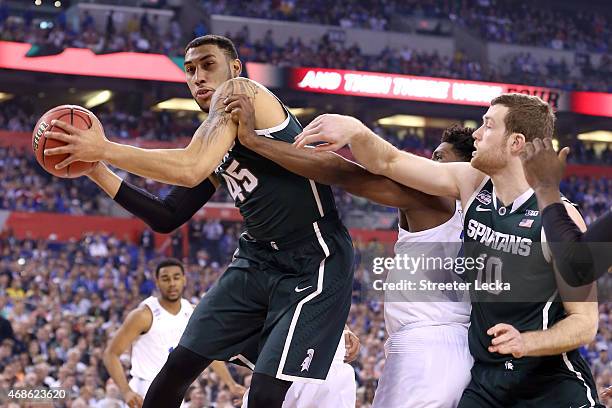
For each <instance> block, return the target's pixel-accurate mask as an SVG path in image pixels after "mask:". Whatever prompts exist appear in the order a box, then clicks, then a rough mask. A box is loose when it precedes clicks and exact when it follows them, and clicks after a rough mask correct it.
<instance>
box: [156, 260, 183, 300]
mask: <svg viewBox="0 0 612 408" xmlns="http://www.w3.org/2000/svg"><path fill="white" fill-rule="evenodd" d="M185 282H186V279H185V269H184V268H183V264H182V263H181V261H179V260H178V259H174V258H168V259H164V260H163V261H161V262H160V263H159V264H157V268H156V269H155V284H156V285H157V288H158V289H159V293H160V295H161V297H162V299H164V300H167V301H170V302H175V301H177V300H179V299H180V298H181V296H182V295H183V289H184V288H185Z"/></svg>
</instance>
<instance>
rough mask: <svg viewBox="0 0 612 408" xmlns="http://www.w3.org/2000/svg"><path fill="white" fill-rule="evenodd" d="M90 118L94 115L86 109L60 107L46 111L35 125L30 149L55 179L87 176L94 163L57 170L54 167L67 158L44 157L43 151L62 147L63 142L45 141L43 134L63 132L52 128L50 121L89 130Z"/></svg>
mask: <svg viewBox="0 0 612 408" xmlns="http://www.w3.org/2000/svg"><path fill="white" fill-rule="evenodd" d="M92 117H94V114H93V113H92V112H90V111H88V110H87V109H85V108H83V107H81V106H78V105H62V106H58V107H55V108H53V109H51V110H49V111H47V112H46V113H45V114H44V115H42V117H41V118H40V119H39V120H38V123H36V127H35V128H34V132H32V149H33V150H34V154H36V160H37V161H38V164H40V165H41V166H42V167H43V168H44V169H45V170H47V171H48V172H49V173H51V174H53V175H54V176H57V177H62V178H76V177H80V176H82V175H84V174H87V173H88V172H89V171H91V169H92V168H93V167H94V166H95V165H96V163H88V162H82V161H76V162H74V163H71V164H70V165H69V166H67V167H65V168H63V169H60V170H57V169H56V168H55V165H56V164H58V163H60V162H62V161H63V160H64V159H66V158H67V157H68V155H67V154H63V155H58V156H45V155H44V151H45V149H52V148H54V147H60V146H64V145H65V143H64V142H60V141H59V140H54V139H47V138H46V137H45V135H44V133H45V132H51V131H53V132H62V133H65V132H64V130H62V129H60V128H59V127H57V126H52V125H51V121H52V120H54V119H55V120H61V121H63V122H66V123H69V124H71V125H72V126H75V127H77V128H80V129H89V128H91V126H92Z"/></svg>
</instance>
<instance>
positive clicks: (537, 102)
mask: <svg viewBox="0 0 612 408" xmlns="http://www.w3.org/2000/svg"><path fill="white" fill-rule="evenodd" d="M554 128H555V113H554V112H553V110H552V108H551V106H550V105H549V104H548V103H546V102H544V101H543V100H542V99H540V98H538V97H537V96H530V95H524V94H518V93H511V94H503V95H500V96H498V97H497V98H495V99H493V100H492V101H491V106H490V107H489V110H487V113H485V115H484V116H483V123H482V126H480V127H479V128H478V129H477V130H476V131H475V132H474V139H475V145H476V152H475V153H474V157H473V158H472V161H471V163H472V166H473V167H475V168H477V169H478V170H480V171H482V172H484V173H486V174H489V175H491V174H495V173H496V172H498V171H500V170H501V169H504V168H505V167H506V166H508V163H510V162H511V161H514V162H517V163H518V162H519V160H520V159H519V154H520V152H521V151H522V150H523V147H524V146H525V144H526V143H527V142H531V141H532V140H533V139H535V138H536V137H539V138H545V137H552V135H553V131H554ZM519 164H520V163H519Z"/></svg>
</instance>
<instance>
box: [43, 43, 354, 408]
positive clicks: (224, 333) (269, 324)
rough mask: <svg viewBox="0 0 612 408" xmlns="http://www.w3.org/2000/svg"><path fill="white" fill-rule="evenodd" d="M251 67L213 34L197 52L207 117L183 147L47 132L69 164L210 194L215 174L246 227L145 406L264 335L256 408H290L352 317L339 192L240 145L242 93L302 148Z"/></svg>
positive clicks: (166, 400) (197, 92) (120, 188)
mask: <svg viewBox="0 0 612 408" xmlns="http://www.w3.org/2000/svg"><path fill="white" fill-rule="evenodd" d="M241 71H242V63H241V62H240V60H239V59H238V56H237V52H236V49H235V47H234V44H233V43H232V42H231V40H229V39H227V38H225V37H221V36H213V35H208V36H204V37H199V38H196V39H194V40H193V41H191V42H190V43H189V44H188V45H187V47H186V51H185V76H186V80H187V83H188V86H189V89H190V91H191V93H192V95H193V97H194V99H195V101H196V102H197V103H198V104H199V106H200V107H201V108H202V110H204V111H206V112H208V113H209V116H208V118H207V119H206V121H205V122H204V123H202V125H201V126H200V127H199V128H198V129H197V131H196V132H195V134H194V137H193V139H192V140H191V142H190V143H189V145H188V146H187V147H185V148H183V149H140V148H137V147H132V146H126V145H121V144H117V143H111V142H110V141H108V140H107V139H106V137H105V136H104V132H103V130H102V129H101V127H97V126H94V127H92V129H90V130H79V129H77V128H75V127H73V126H69V125H65V124H63V123H61V122H55V125H57V126H58V127H60V128H63V129H64V130H65V131H66V132H67V133H68V134H64V133H59V132H49V133H48V134H47V137H49V138H53V139H57V140H59V141H62V142H64V143H67V144H68V145H67V146H64V147H57V148H54V149H49V151H46V152H45V154H46V155H47V156H53V155H58V154H69V155H70V156H69V157H68V158H67V159H66V160H64V161H63V162H62V163H60V164H59V166H58V167H59V168H63V167H65V166H67V165H69V164H70V163H72V162H74V161H78V160H81V161H87V162H95V161H104V162H107V163H110V164H111V165H113V166H116V167H119V168H122V169H124V170H126V171H129V172H131V173H134V174H137V175H140V176H142V177H148V178H151V179H154V180H157V181H160V182H165V183H170V184H177V185H183V186H187V187H199V188H200V189H201V191H202V193H203V194H208V193H209V192H211V191H214V189H215V186H214V182H213V181H208V180H207V179H208V178H209V177H211V175H212V174H213V172H215V175H216V177H217V178H218V179H219V180H220V181H221V182H222V183H223V184H225V185H226V187H227V188H228V190H229V191H230V194H231V195H232V197H233V198H234V200H235V203H236V206H237V207H238V208H239V209H240V212H241V214H242V215H243V217H244V220H245V224H246V230H247V231H246V232H245V233H243V234H242V236H241V237H240V241H239V245H238V251H237V252H236V254H235V257H234V260H233V261H232V263H231V264H230V265H229V267H228V269H227V270H226V271H225V273H223V275H222V276H221V278H220V279H219V280H218V281H217V283H216V285H215V286H214V287H213V288H212V289H211V290H210V291H209V292H208V293H207V294H206V296H204V298H203V299H202V301H201V302H200V303H199V304H198V305H197V307H196V309H195V310H194V313H193V315H192V317H191V319H190V321H189V324H188V325H187V328H186V329H185V333H184V334H183V336H182V338H181V340H180V342H179V346H178V347H177V348H176V349H175V350H174V351H173V352H172V353H170V355H169V357H168V361H167V362H166V364H165V365H164V367H163V368H162V370H161V372H160V373H159V374H158V375H157V377H156V378H155V380H154V381H153V383H152V384H151V387H150V388H149V391H148V393H147V396H146V398H145V401H144V405H143V406H144V407H160V406H163V407H169V408H171V407H178V406H179V404H180V401H181V399H182V398H183V395H184V393H185V391H186V389H187V387H188V386H189V384H191V383H192V382H193V380H194V379H195V378H196V377H197V375H198V374H199V373H200V372H201V371H202V370H203V369H204V368H205V367H207V366H208V365H209V364H210V363H211V361H212V360H224V361H228V360H231V359H233V360H241V361H244V360H245V359H247V357H245V356H244V355H243V354H242V353H243V352H244V349H245V347H246V346H247V345H248V343H249V341H250V339H252V338H253V337H259V338H260V342H259V347H258V350H257V356H254V357H251V358H256V360H251V361H256V363H255V366H254V374H253V379H252V382H251V390H250V395H249V408H253V407H259V408H274V407H278V408H280V407H281V405H282V403H283V400H284V398H285V394H286V392H287V390H288V388H289V387H290V385H291V383H292V382H293V381H298V382H313V383H321V382H322V381H323V380H324V379H325V378H326V376H327V373H328V370H329V367H330V365H331V363H332V360H333V357H334V354H335V352H336V349H337V346H338V344H339V341H340V338H341V336H342V332H343V328H344V325H345V322H346V319H347V316H348V312H349V308H350V304H351V291H352V281H353V248H352V244H351V239H350V236H349V234H348V232H347V230H346V228H344V226H343V225H342V222H341V221H340V219H339V218H338V214H337V211H336V208H335V202H334V197H333V194H332V192H331V189H330V188H329V187H328V186H323V185H320V184H317V183H315V182H314V181H312V180H308V179H306V178H303V177H300V176H297V175H295V174H293V173H291V172H289V171H287V170H285V169H283V168H282V167H280V166H278V165H276V164H274V163H273V162H271V161H269V160H266V159H264V158H263V157H261V156H259V155H257V154H255V153H254V152H252V151H250V150H248V149H246V148H245V147H243V146H242V145H241V144H240V142H239V141H238V140H236V132H237V125H236V123H235V122H234V121H233V120H232V119H231V115H232V114H231V112H228V111H227V110H226V105H225V104H224V101H225V100H226V99H227V98H228V97H231V96H235V95H244V96H246V97H247V98H249V100H250V101H251V102H252V103H253V105H254V106H255V122H256V126H257V127H258V128H259V129H261V130H260V132H262V133H263V134H266V135H267V136H269V137H273V138H276V139H281V140H284V141H292V140H293V138H294V137H295V136H296V135H297V134H299V133H300V132H301V130H302V127H301V125H300V124H299V122H298V121H297V119H296V118H295V117H294V116H293V115H292V114H291V113H290V112H289V110H288V109H287V108H286V107H285V106H284V105H283V104H282V103H281V102H280V101H279V100H278V99H277V98H276V97H275V96H274V95H273V94H272V93H270V92H269V91H268V90H267V89H266V88H264V87H263V86H261V85H260V84H258V83H256V82H253V81H250V80H248V79H245V78H239V77H238V76H239V75H240V73H241ZM97 169H98V172H99V173H101V174H98V176H97V178H98V181H99V182H100V184H101V185H104V186H105V187H104V189H105V191H107V193H109V194H110V195H111V196H112V197H115V196H116V195H118V194H120V195H122V196H124V198H125V196H127V197H128V198H126V200H128V201H129V200H130V199H137V198H135V197H138V196H139V195H138V194H137V193H134V192H133V191H130V189H129V187H126V185H125V184H123V183H122V182H121V180H120V179H117V178H116V177H115V176H114V175H113V174H112V173H105V171H104V166H102V165H100V166H97ZM215 170H216V171H215ZM177 205H178V206H188V205H189V204H188V203H184V202H178V203H177ZM145 211H146V210H145ZM178 217H179V218H181V217H184V215H182V214H179V215H178ZM305 362H307V363H306V364H305Z"/></svg>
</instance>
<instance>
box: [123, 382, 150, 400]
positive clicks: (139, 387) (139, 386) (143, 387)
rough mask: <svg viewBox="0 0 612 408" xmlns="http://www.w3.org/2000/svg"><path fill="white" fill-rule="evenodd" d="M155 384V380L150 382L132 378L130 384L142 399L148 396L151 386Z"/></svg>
mask: <svg viewBox="0 0 612 408" xmlns="http://www.w3.org/2000/svg"><path fill="white" fill-rule="evenodd" d="M152 382H153V380H151V381H149V380H144V379H142V378H139V377H132V379H131V380H130V382H129V385H130V388H131V389H132V390H133V391H134V392H135V393H136V394H138V395H140V396H141V397H142V398H144V397H145V395H146V394H147V391H148V390H149V387H150V386H151V383H152Z"/></svg>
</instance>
